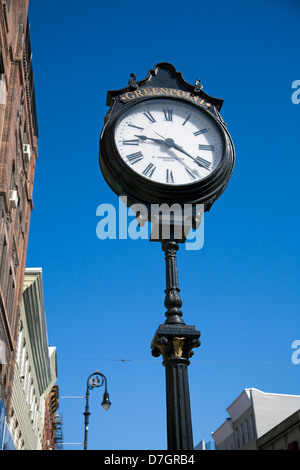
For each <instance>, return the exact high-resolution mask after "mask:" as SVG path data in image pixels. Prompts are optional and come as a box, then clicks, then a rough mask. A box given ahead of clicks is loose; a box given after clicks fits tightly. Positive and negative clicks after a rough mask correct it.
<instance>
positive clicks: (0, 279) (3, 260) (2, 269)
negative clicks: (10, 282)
mask: <svg viewBox="0 0 300 470" xmlns="http://www.w3.org/2000/svg"><path fill="white" fill-rule="evenodd" d="M6 254H7V242H6V239H5V238H4V240H3V247H2V256H1V265H0V282H1V287H2V288H3V283H4V273H5V265H6Z"/></svg>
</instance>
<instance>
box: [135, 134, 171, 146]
mask: <svg viewBox="0 0 300 470" xmlns="http://www.w3.org/2000/svg"><path fill="white" fill-rule="evenodd" d="M135 137H138V138H139V139H141V140H152V141H153V142H156V143H157V144H164V143H165V141H164V140H162V139H152V138H151V137H146V136H145V135H135Z"/></svg>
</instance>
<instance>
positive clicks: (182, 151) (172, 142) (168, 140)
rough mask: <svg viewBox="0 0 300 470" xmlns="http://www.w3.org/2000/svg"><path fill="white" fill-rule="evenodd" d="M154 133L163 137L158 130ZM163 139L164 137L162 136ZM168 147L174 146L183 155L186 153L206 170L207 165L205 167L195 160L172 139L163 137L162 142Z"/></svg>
mask: <svg viewBox="0 0 300 470" xmlns="http://www.w3.org/2000/svg"><path fill="white" fill-rule="evenodd" d="M155 134H157V135H159V136H160V137H163V136H162V135H160V134H158V132H155ZM163 139H164V137H163ZM164 143H165V144H166V145H167V146H168V147H172V148H174V149H175V150H178V152H181V153H184V155H187V156H188V157H190V158H191V159H192V160H194V162H195V163H196V164H197V165H199V166H201V167H202V168H205V169H206V170H207V167H205V166H204V165H202V163H200V162H199V161H198V160H196V158H194V157H193V156H192V155H190V154H189V153H188V152H186V151H185V150H184V149H183V148H182V147H181V146H180V145H177V144H175V142H174V140H173V139H165V142H164Z"/></svg>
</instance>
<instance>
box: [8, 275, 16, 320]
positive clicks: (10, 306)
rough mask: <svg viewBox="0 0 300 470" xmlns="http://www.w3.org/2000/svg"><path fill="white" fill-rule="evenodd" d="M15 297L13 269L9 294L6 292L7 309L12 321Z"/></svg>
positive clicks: (9, 279)
mask: <svg viewBox="0 0 300 470" xmlns="http://www.w3.org/2000/svg"><path fill="white" fill-rule="evenodd" d="M14 298H15V283H14V278H13V273H12V270H11V269H10V270H9V278H8V286H7V294H6V311H7V316H8V320H9V322H10V323H11V319H12V313H13V307H14Z"/></svg>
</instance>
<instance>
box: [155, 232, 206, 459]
mask: <svg viewBox="0 0 300 470" xmlns="http://www.w3.org/2000/svg"><path fill="white" fill-rule="evenodd" d="M162 249H163V251H164V252H165V260H166V290H165V293H166V299H165V307H166V308H167V312H166V313H165V316H166V321H165V323H164V324H163V325H160V326H159V328H158V329H157V331H156V333H155V336H154V338H153V340H152V343H151V349H152V355H153V356H154V357H158V356H160V355H162V357H163V365H164V367H165V371H166V400H167V432H168V450H193V448H194V444H193V430H192V418H191V406H190V393H189V383H188V365H189V364H190V361H189V358H190V357H191V356H192V355H193V354H194V352H193V351H192V349H193V348H197V347H199V346H200V340H199V337H200V331H197V330H196V329H195V327H194V326H188V325H186V324H185V323H184V321H183V319H182V312H181V310H180V309H181V306H182V301H181V298H180V289H179V285H178V273H177V256H176V255H177V251H178V249H179V246H178V243H177V242H176V241H174V240H166V241H163V242H162Z"/></svg>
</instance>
